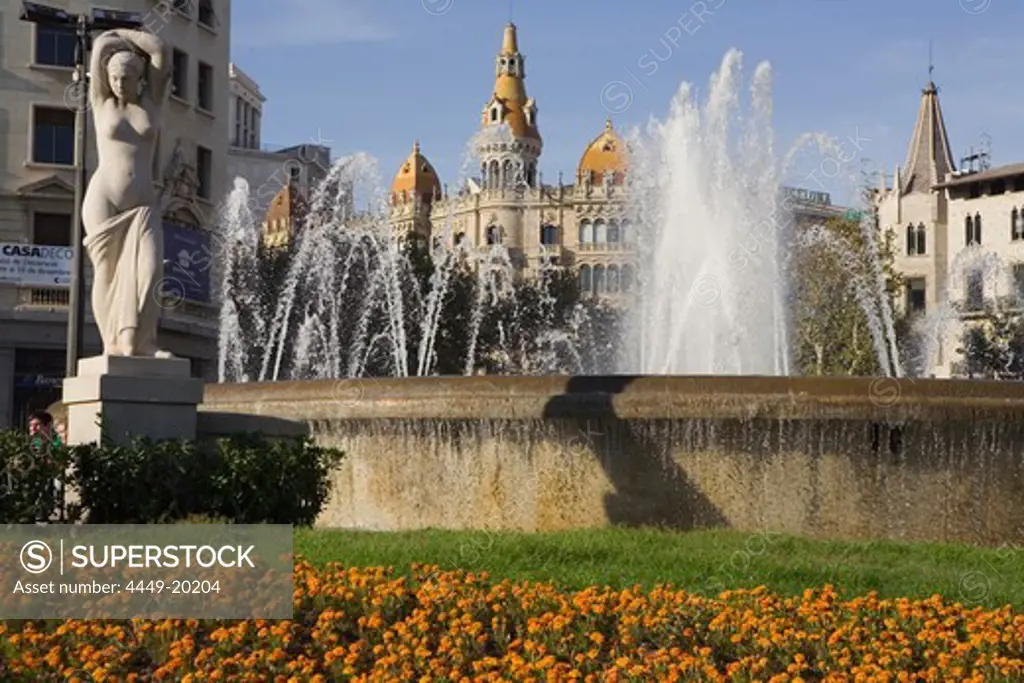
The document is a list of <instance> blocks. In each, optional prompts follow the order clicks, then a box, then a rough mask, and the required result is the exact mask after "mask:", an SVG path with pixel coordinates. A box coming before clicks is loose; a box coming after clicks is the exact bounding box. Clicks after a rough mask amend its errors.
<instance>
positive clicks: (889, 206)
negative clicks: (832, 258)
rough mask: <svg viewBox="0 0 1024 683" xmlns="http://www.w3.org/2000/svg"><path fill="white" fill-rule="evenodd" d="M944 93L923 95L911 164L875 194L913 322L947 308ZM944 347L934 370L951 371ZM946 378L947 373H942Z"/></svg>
mask: <svg viewBox="0 0 1024 683" xmlns="http://www.w3.org/2000/svg"><path fill="white" fill-rule="evenodd" d="M938 93H939V91H938V88H937V87H936V86H935V83H934V82H933V81H932V80H931V79H930V78H929V80H928V82H927V83H926V84H925V87H924V89H923V90H922V91H921V100H920V103H919V105H918V109H917V120H916V121H915V123H914V130H913V133H912V134H911V136H910V144H909V146H908V147H907V159H906V163H905V164H904V165H903V166H902V167H898V168H897V169H896V173H895V176H894V177H893V181H892V185H891V186H889V185H888V183H886V182H884V178H883V184H882V186H881V187H880V188H878V190H876V191H875V192H874V195H873V196H874V203H875V208H876V210H877V216H878V224H879V227H880V228H882V229H883V230H885V231H887V232H889V233H891V235H892V239H893V245H894V247H895V263H894V265H895V268H896V270H897V271H898V272H900V273H901V274H902V275H903V278H904V280H905V292H904V294H903V296H901V297H899V299H898V300H897V305H898V307H899V308H901V309H902V310H903V311H904V312H905V313H907V314H910V315H912V316H921V315H925V314H927V313H929V312H931V311H935V310H937V309H938V307H939V306H940V305H941V303H942V301H943V299H944V296H943V293H944V292H945V290H946V283H947V279H948V269H949V261H950V254H949V245H948V222H949V219H948V214H949V206H948V201H947V197H946V192H945V190H943V189H940V188H937V187H936V186H937V185H939V184H940V183H943V182H945V181H946V180H947V179H948V176H950V174H952V173H955V172H956V166H955V165H954V163H953V155H952V153H951V152H950V144H949V138H948V136H947V134H946V123H945V121H944V120H943V116H942V107H941V106H940V104H939V94H938ZM945 347H946V344H945V343H944V342H942V343H940V344H938V345H937V347H936V348H935V349H934V354H935V355H934V357H933V358H929V359H925V364H926V366H928V367H931V368H942V367H945V366H947V365H948V363H949V361H950V357H951V354H950V353H949V349H947V348H945ZM937 372H938V374H939V375H940V376H942V374H944V373H945V372H947V371H946V370H937Z"/></svg>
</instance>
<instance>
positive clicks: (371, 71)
mask: <svg viewBox="0 0 1024 683" xmlns="http://www.w3.org/2000/svg"><path fill="white" fill-rule="evenodd" d="M514 4H515V6H514V8H513V20H514V21H515V23H516V24H517V26H518V27H519V47H520V50H521V51H522V52H523V54H524V55H525V56H526V73H527V80H526V84H527V92H528V94H529V95H530V96H531V97H533V98H535V99H536V101H537V105H538V109H539V114H538V122H539V124H540V130H541V134H542V136H543V138H544V153H543V156H542V158H541V165H540V166H541V171H542V173H543V174H544V179H545V182H554V181H555V179H556V178H557V175H558V172H559V171H562V172H563V173H564V174H565V177H566V179H567V180H568V179H571V178H572V176H573V173H574V171H575V168H576V165H577V163H578V161H579V157H580V155H581V154H582V152H583V150H584V148H585V147H586V145H587V143H588V142H589V141H590V140H591V139H592V138H593V137H594V136H595V135H596V134H597V133H598V132H600V130H601V129H602V127H603V125H604V120H605V116H606V115H607V111H606V106H607V107H610V108H611V109H612V110H614V111H615V115H614V116H613V120H614V121H615V123H616V126H618V127H620V128H625V127H628V126H631V125H644V124H646V122H647V121H648V119H649V117H651V116H655V117H658V118H661V117H663V116H664V115H665V113H666V112H667V111H668V105H669V102H670V101H671V98H672V96H673V95H674V94H675V92H676V91H677V89H678V88H679V85H680V84H681V83H682V82H683V81H688V82H692V83H694V84H695V85H697V86H698V87H699V88H701V89H702V90H706V83H707V80H708V78H709V77H710V75H711V74H712V73H713V72H714V71H715V70H716V69H717V68H718V66H719V65H720V63H721V60H722V57H723V56H724V54H725V53H726V51H727V50H728V49H729V48H733V47H735V48H738V49H740V50H741V51H742V52H743V55H744V65H745V70H746V73H747V74H749V73H751V72H752V70H753V68H754V66H755V65H756V63H757V62H760V61H768V62H770V63H771V65H772V68H773V73H774V88H773V91H774V114H773V120H774V125H775V130H776V134H777V139H778V144H779V146H780V147H782V148H784V147H786V146H788V145H789V144H791V143H792V141H793V140H795V139H796V138H797V136H799V135H800V134H801V133H805V132H824V133H828V134H830V135H832V136H835V137H836V138H839V139H847V138H849V137H853V136H857V137H858V138H859V139H860V140H861V143H860V145H861V148H862V150H863V151H862V152H861V157H862V159H863V160H862V159H857V160H856V161H855V162H852V164H856V165H857V166H858V168H857V170H858V171H859V170H861V169H863V170H873V171H877V170H878V169H880V168H881V167H882V165H883V164H884V165H885V167H886V169H887V170H888V171H889V172H890V173H891V172H892V170H893V168H894V167H895V165H896V164H901V163H903V160H904V156H905V154H906V147H907V144H908V142H909V137H910V134H911V130H912V127H913V124H914V120H915V117H916V114H917V108H918V105H919V102H920V93H921V89H922V87H923V85H924V84H925V82H926V81H927V79H928V52H929V47H928V46H929V40H931V41H932V42H933V45H934V47H933V55H934V57H933V61H934V66H935V71H934V80H935V82H936V83H937V84H938V85H939V88H940V95H939V97H940V100H941V102H942V105H943V110H944V113H945V117H946V126H947V129H948V132H949V136H950V142H951V145H952V148H953V154H954V157H956V158H957V159H959V158H960V157H961V156H964V155H965V154H966V153H967V151H968V149H969V148H970V147H971V146H972V145H973V146H975V147H978V146H980V145H981V144H982V140H983V136H986V135H987V136H988V137H989V138H990V139H991V148H992V163H993V164H994V165H1000V164H1004V163H1012V162H1017V161H1021V160H1024V135H1021V130H1022V125H1024V87H1022V85H1024V79H1022V78H1021V66H1022V64H1024V62H1022V59H1021V56H1020V47H1019V45H1020V36H1021V31H1022V27H1024V2H1021V1H1020V0H899V1H898V2H896V1H894V0H704V2H703V3H702V2H696V3H693V2H691V1H690V0H683V1H682V2H679V1H671V2H670V1H668V0H650V1H648V2H610V1H609V0H589V1H587V2H584V1H583V0H554V1H552V2H544V3H541V2H536V1H533V2H529V3H527V2H526V1H525V0H518V1H517V2H515V3H514ZM702 6H703V7H705V8H707V10H706V11H705V10H703V9H702ZM712 8H716V9H714V12H713V13H711V12H710V10H711V9H712ZM233 15H234V16H233V21H232V27H231V31H232V35H231V42H232V49H231V51H232V60H233V61H234V62H236V63H237V64H238V65H239V66H240V67H241V68H242V69H243V70H244V71H246V72H247V73H249V74H250V75H251V76H253V77H254V78H255V79H256V80H257V81H258V82H259V83H260V86H261V88H262V90H263V93H264V95H265V96H266V97H267V99H268V101H267V103H266V105H265V109H264V130H263V140H264V142H265V143H271V144H281V145H284V144H297V143H301V142H306V141H310V140H316V139H317V136H318V135H322V137H323V139H325V140H327V141H329V143H328V144H329V145H330V146H331V148H332V151H333V154H334V155H335V156H340V155H344V154H349V153H352V152H356V151H364V152H367V153H369V154H371V155H372V156H374V157H376V158H377V159H378V160H379V161H380V164H381V171H382V174H383V175H384V176H385V179H386V180H390V177H391V175H392V174H393V173H394V172H395V171H396V170H397V168H398V166H399V165H400V163H401V162H402V161H403V160H404V159H405V157H406V156H407V155H408V154H409V152H410V150H411V148H412V144H413V141H414V140H415V139H419V141H420V143H421V146H422V149H423V152H424V153H425V154H426V155H427V157H428V158H429V159H430V160H431V162H432V163H433V164H434V166H435V167H436V168H437V170H438V172H439V174H440V175H441V177H442V180H443V181H445V182H450V183H452V184H453V185H454V183H455V182H456V180H457V177H458V173H459V169H460V166H461V163H462V156H463V152H464V149H465V144H466V141H467V140H468V138H469V137H470V136H471V135H472V134H473V133H474V132H475V131H476V130H478V127H479V122H480V110H481V108H482V107H483V105H484V104H485V103H486V101H487V99H488V97H489V95H490V93H491V88H492V85H493V81H494V57H495V54H496V53H497V51H498V49H499V47H500V44H501V34H502V29H503V27H504V25H505V24H506V23H507V21H508V19H509V3H508V1H507V0H289V1H288V2H287V3H281V2H279V1H277V0H237V1H236V2H235V3H234V7H233ZM698 15H702V16H698ZM652 50H653V52H651V51H652ZM655 55H656V56H657V57H658V59H659V60H660V61H656V60H655V58H654V57H655ZM615 82H621V83H624V84H627V85H628V86H629V90H628V91H627V90H626V88H625V86H623V85H621V84H618V83H615ZM609 84H612V85H609ZM602 93H604V95H605V98H604V101H602ZM627 96H628V99H627ZM627 103H628V105H629V106H628V107H625V108H624V106H625V105H626V104H627ZM623 108H624V110H623V111H619V110H621V109H623ZM818 163H819V161H818V160H817V159H809V160H807V161H806V163H805V165H804V166H803V167H801V168H800V169H799V171H798V172H797V175H798V177H800V178H802V177H804V175H806V170H807V169H811V170H813V167H815V166H816V165H817V164H818ZM852 164H851V165H852ZM812 189H817V188H812ZM826 189H829V190H831V191H832V192H834V193H835V194H836V198H835V199H836V201H840V202H841V201H843V200H845V199H848V198H849V193H848V190H849V187H848V186H847V187H838V186H830V187H827V188H826Z"/></svg>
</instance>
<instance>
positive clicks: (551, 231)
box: [540, 223, 558, 246]
mask: <svg viewBox="0 0 1024 683" xmlns="http://www.w3.org/2000/svg"><path fill="white" fill-rule="evenodd" d="M540 243H541V244H543V245H546V246H551V245H553V244H558V228H557V227H556V226H554V225H551V224H550V223H549V224H547V225H542V226H540Z"/></svg>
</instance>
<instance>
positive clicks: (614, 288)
mask: <svg viewBox="0 0 1024 683" xmlns="http://www.w3.org/2000/svg"><path fill="white" fill-rule="evenodd" d="M618 291H619V269H618V267H617V266H608V292H609V293H610V294H615V293H616V292H618Z"/></svg>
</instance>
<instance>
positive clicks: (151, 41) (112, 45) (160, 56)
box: [89, 29, 173, 107]
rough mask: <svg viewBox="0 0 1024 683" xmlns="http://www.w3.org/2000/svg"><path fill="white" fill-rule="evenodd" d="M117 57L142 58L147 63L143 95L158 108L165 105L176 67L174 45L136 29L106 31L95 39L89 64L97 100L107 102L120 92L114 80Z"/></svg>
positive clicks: (94, 97)
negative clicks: (114, 88)
mask: <svg viewBox="0 0 1024 683" xmlns="http://www.w3.org/2000/svg"><path fill="white" fill-rule="evenodd" d="M115 56H116V57H118V58H119V59H121V58H124V59H125V60H128V61H131V62H136V60H137V59H141V60H142V61H143V62H144V63H145V67H144V68H145V73H144V74H139V75H140V76H144V77H145V81H146V89H145V92H142V93H139V95H140V96H141V97H144V98H147V99H149V100H151V101H152V102H153V104H155V105H157V106H158V107H159V106H162V105H163V103H164V101H165V99H166V97H167V94H168V90H167V86H168V83H169V82H170V79H171V69H172V68H173V65H172V59H171V48H170V46H169V45H168V44H167V43H165V42H164V41H163V40H161V39H160V38H158V37H157V36H156V35H155V34H153V33H149V32H148V31H139V30H133V29H114V30H112V31H106V32H104V33H103V34H101V35H100V36H99V37H98V38H96V40H95V41H94V43H93V47H92V59H91V60H90V66H89V69H90V73H91V78H90V93H91V97H92V100H93V102H94V103H96V102H105V101H106V100H107V99H109V98H110V97H113V96H115V95H116V93H114V92H113V91H112V90H111V87H112V86H111V82H110V77H111V73H110V60H111V58H112V57H115ZM119 66H121V65H119ZM117 71H121V69H117Z"/></svg>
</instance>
